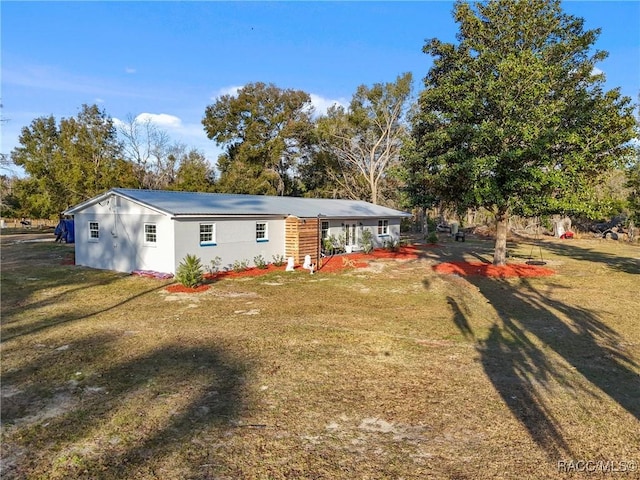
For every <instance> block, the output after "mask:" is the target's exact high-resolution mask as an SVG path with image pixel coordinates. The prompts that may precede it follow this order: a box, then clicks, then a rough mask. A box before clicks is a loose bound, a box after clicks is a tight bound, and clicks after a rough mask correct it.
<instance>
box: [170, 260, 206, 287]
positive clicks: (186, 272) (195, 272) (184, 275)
mask: <svg viewBox="0 0 640 480" xmlns="http://www.w3.org/2000/svg"><path fill="white" fill-rule="evenodd" d="M202 275H203V271H202V263H200V259H199V258H198V257H196V256H195V255H191V254H187V256H186V257H184V260H182V262H180V265H178V270H177V271H176V279H177V280H178V281H179V282H180V283H181V284H182V285H184V286H185V287H189V288H195V287H197V286H198V285H200V284H201V283H202V278H203V277H202Z"/></svg>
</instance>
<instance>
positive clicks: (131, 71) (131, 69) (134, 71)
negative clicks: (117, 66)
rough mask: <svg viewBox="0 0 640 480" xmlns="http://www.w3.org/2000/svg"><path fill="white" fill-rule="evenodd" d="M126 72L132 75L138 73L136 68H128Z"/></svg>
mask: <svg viewBox="0 0 640 480" xmlns="http://www.w3.org/2000/svg"><path fill="white" fill-rule="evenodd" d="M124 72H125V73H128V74H132V73H136V69H135V68H131V67H127V68H125V69H124Z"/></svg>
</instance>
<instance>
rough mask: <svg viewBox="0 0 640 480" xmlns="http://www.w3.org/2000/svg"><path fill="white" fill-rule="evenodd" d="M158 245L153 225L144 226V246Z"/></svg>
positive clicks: (156, 232)
mask: <svg viewBox="0 0 640 480" xmlns="http://www.w3.org/2000/svg"><path fill="white" fill-rule="evenodd" d="M157 243H158V229H157V226H156V224H155V223H145V224H144V244H145V245H148V246H155V245H156V244H157Z"/></svg>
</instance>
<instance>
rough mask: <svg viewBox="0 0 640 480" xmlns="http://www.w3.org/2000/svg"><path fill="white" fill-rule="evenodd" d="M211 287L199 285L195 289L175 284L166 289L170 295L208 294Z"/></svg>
mask: <svg viewBox="0 0 640 480" xmlns="http://www.w3.org/2000/svg"><path fill="white" fill-rule="evenodd" d="M210 286H211V285H199V286H197V287H195V288H190V287H185V286H184V285H181V284H179V283H175V284H173V285H169V286H168V287H166V290H167V292H169V293H200V292H206V291H207V290H209V287H210Z"/></svg>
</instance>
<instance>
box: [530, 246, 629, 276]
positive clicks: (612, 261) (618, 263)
mask: <svg viewBox="0 0 640 480" xmlns="http://www.w3.org/2000/svg"><path fill="white" fill-rule="evenodd" d="M601 241H602V242H605V243H604V244H605V245H606V244H607V243H612V242H615V240H601ZM541 246H542V248H544V249H545V250H548V251H550V252H552V253H554V254H556V255H561V256H565V257H570V258H572V259H574V260H581V261H586V262H598V263H602V264H604V265H607V266H608V267H610V268H612V269H613V270H618V271H620V272H624V273H631V274H636V275H639V274H640V248H638V247H637V246H631V245H630V246H629V247H630V248H636V253H637V254H638V258H632V257H624V256H621V255H616V254H613V253H606V252H601V251H598V250H596V249H594V248H585V247H582V246H579V245H576V244H575V243H574V242H573V241H572V240H565V241H564V242H563V243H559V242H557V241H551V240H546V241H544V242H543V243H542V244H541Z"/></svg>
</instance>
